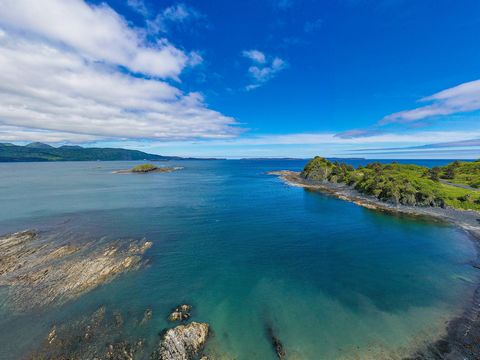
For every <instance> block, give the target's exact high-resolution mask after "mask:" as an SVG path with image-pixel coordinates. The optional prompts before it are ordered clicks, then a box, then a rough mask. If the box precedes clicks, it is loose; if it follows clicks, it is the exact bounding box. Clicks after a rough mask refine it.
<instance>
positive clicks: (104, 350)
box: [24, 306, 148, 360]
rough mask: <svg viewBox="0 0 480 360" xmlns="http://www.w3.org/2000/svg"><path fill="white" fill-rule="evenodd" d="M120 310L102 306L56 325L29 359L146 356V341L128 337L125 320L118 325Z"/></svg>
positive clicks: (131, 358)
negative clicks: (108, 309)
mask: <svg viewBox="0 0 480 360" xmlns="http://www.w3.org/2000/svg"><path fill="white" fill-rule="evenodd" d="M117 314H119V312H109V311H107V309H106V308H105V307H103V306H102V307H100V308H99V309H98V310H97V311H95V312H94V313H93V314H91V315H89V316H84V317H81V318H80V319H76V320H72V321H69V322H66V323H64V324H60V325H58V326H57V325H55V326H53V328H52V330H51V331H50V332H49V334H48V336H47V337H46V339H45V341H44V342H43V344H42V345H41V346H40V347H39V348H38V349H37V350H36V351H34V352H32V353H30V354H28V355H27V356H25V357H24V358H25V359H29V360H40V359H56V360H57V359H58V360H61V359H64V360H66V359H68V360H84V359H92V360H93V359H97V360H134V359H144V358H145V355H146V353H147V354H148V352H146V349H145V345H146V344H145V341H144V340H143V339H141V338H138V339H136V340H126V339H127V338H130V337H129V336H127V335H126V332H125V328H124V325H123V323H122V324H121V325H118V323H117V320H116V317H117Z"/></svg>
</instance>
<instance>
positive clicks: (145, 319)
mask: <svg viewBox="0 0 480 360" xmlns="http://www.w3.org/2000/svg"><path fill="white" fill-rule="evenodd" d="M152 314H153V311H152V309H147V310H145V312H144V313H143V318H142V321H140V325H144V324H146V323H147V322H148V321H150V319H151V318H152Z"/></svg>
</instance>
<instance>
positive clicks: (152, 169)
mask: <svg viewBox="0 0 480 360" xmlns="http://www.w3.org/2000/svg"><path fill="white" fill-rule="evenodd" d="M180 169H182V168H181V167H159V166H155V165H153V164H141V165H137V166H135V167H133V168H131V169H128V170H117V171H114V173H115V174H148V173H168V172H172V171H177V170H180Z"/></svg>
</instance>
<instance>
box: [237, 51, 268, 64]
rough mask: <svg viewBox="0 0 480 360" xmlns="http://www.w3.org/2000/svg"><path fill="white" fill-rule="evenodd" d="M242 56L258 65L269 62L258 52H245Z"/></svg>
mask: <svg viewBox="0 0 480 360" xmlns="http://www.w3.org/2000/svg"><path fill="white" fill-rule="evenodd" d="M242 54H243V56H245V57H246V58H249V59H250V60H252V61H253V62H256V63H258V64H265V62H266V61H267V58H266V57H265V54H264V53H262V52H261V51H258V50H245V51H244V52H243V53H242Z"/></svg>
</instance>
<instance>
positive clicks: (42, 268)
mask: <svg viewBox="0 0 480 360" xmlns="http://www.w3.org/2000/svg"><path fill="white" fill-rule="evenodd" d="M56 240H58V239H56ZM151 245H152V243H151V242H145V241H135V240H121V241H115V242H109V243H107V244H104V243H103V242H100V245H98V244H97V242H93V241H92V242H87V243H84V244H78V245H77V244H75V245H72V244H68V243H66V244H65V243H62V242H61V241H52V239H42V238H41V236H39V234H37V233H35V232H33V231H23V232H18V233H14V234H9V235H5V236H3V237H0V254H2V256H1V257H0V286H7V287H8V299H7V301H8V304H9V305H10V306H11V307H12V308H14V309H16V310H19V311H23V310H28V309H31V308H39V307H44V306H47V305H50V304H53V303H62V302H65V301H67V300H69V299H72V298H76V297H78V296H80V295H81V294H83V293H85V292H87V291H89V290H92V289H94V288H95V287H97V286H99V285H101V284H103V283H105V282H107V281H109V280H111V279H113V278H114V277H115V276H117V275H119V274H120V273H122V272H125V271H128V270H132V269H135V268H138V267H139V266H140V265H141V264H142V263H143V262H144V261H143V255H144V253H145V251H146V250H147V249H148V248H150V247H151Z"/></svg>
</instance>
